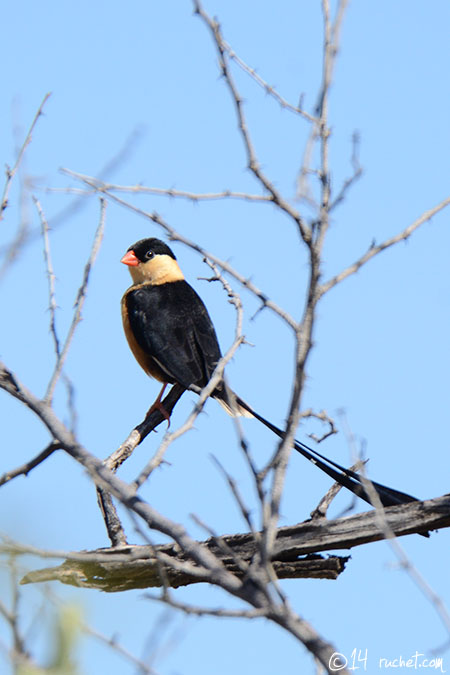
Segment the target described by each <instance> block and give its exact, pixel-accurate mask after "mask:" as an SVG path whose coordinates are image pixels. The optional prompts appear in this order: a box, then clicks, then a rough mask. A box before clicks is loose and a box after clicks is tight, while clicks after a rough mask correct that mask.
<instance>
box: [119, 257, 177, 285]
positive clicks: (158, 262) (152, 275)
mask: <svg viewBox="0 0 450 675" xmlns="http://www.w3.org/2000/svg"><path fill="white" fill-rule="evenodd" d="M128 269H129V270H130V274H131V278H132V279H133V282H134V283H135V284H143V283H148V284H152V285H153V286H158V285H160V284H169V283H171V282H172V281H182V280H183V279H184V276H183V272H182V271H181V269H180V266H179V265H178V263H177V261H176V260H174V259H173V258H172V257H171V256H170V255H156V256H155V257H154V258H152V259H151V260H147V262H144V263H139V265H137V266H136V267H129V268H128Z"/></svg>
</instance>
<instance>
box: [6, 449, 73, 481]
mask: <svg viewBox="0 0 450 675" xmlns="http://www.w3.org/2000/svg"><path fill="white" fill-rule="evenodd" d="M61 448H62V445H61V443H58V442H56V441H52V442H51V443H49V444H48V445H47V447H46V448H45V449H44V450H42V452H40V453H39V454H38V455H37V456H36V457H35V458H34V459H31V460H30V461H29V462H26V463H25V464H22V466H19V467H17V469H13V470H12V471H7V472H6V473H4V474H3V476H0V486H2V485H4V484H5V483H9V481H10V480H13V478H17V476H28V474H29V473H30V471H32V469H34V468H35V467H36V466H39V464H42V462H44V461H45V460H46V459H47V457H50V455H52V454H53V453H54V452H55V450H60V449H61Z"/></svg>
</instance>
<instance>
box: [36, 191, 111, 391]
mask: <svg viewBox="0 0 450 675" xmlns="http://www.w3.org/2000/svg"><path fill="white" fill-rule="evenodd" d="M105 212H106V202H105V200H104V199H100V222H99V224H98V227H97V230H96V232H95V236H94V241H93V244H92V248H91V252H90V254H89V258H88V261H87V263H86V265H85V267H84V274H83V281H82V283H81V286H80V288H79V289H78V293H77V299H76V301H75V307H74V313H73V318H72V323H71V324H70V328H69V332H68V333H67V337H66V340H65V342H64V345H63V348H62V350H61V352H60V354H59V356H58V358H57V360H56V366H55V369H54V372H53V375H52V377H51V379H50V382H49V384H48V387H47V392H46V394H45V400H46V401H48V402H51V400H52V398H53V392H54V390H55V386H56V383H57V381H58V378H59V376H60V374H61V370H62V368H63V365H64V361H65V360H66V357H67V353H68V351H69V348H70V345H71V343H72V339H73V336H74V333H75V330H76V328H77V326H78V324H79V323H80V321H81V311H82V309H83V305H84V301H85V300H86V293H87V286H88V283H89V275H90V272H91V269H92V266H93V264H94V262H95V259H96V257H97V253H98V251H99V248H100V244H101V242H102V239H103V231H104V229H105Z"/></svg>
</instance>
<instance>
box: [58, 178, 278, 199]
mask: <svg viewBox="0 0 450 675" xmlns="http://www.w3.org/2000/svg"><path fill="white" fill-rule="evenodd" d="M93 180H94V179H93ZM99 189H102V190H108V191H109V192H125V193H128V194H150V195H155V196H161V197H169V198H174V199H175V198H178V199H187V200H189V201H191V202H194V203H195V202H200V201H217V200H222V199H239V200H242V201H246V202H265V203H268V204H273V199H272V197H271V196H270V195H255V194H251V193H249V192H236V191H234V190H222V191H221V192H189V191H187V190H176V189H175V188H157V187H148V186H146V185H117V184H115V183H100V182H99ZM47 192H63V193H66V194H76V195H92V194H95V189H91V190H82V189H80V188H47Z"/></svg>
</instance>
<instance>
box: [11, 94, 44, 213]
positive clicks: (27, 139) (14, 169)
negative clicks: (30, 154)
mask: <svg viewBox="0 0 450 675" xmlns="http://www.w3.org/2000/svg"><path fill="white" fill-rule="evenodd" d="M50 96H51V94H50V93H48V94H46V95H45V96H44V98H43V99H42V103H41V105H40V106H39V108H38V111H37V113H36V115H35V116H34V119H33V121H32V123H31V126H30V128H29V130H28V133H27V135H26V136H25V140H24V142H23V145H22V147H21V148H20V150H19V153H18V155H17V159H16V161H15V163H14V166H13V167H12V168H9V167H7V168H6V182H5V187H4V188H3V195H2V197H1V201H0V221H1V220H3V213H4V211H5V209H6V208H7V206H8V195H9V189H10V187H11V182H12V180H13V178H14V176H15V174H16V173H17V171H18V169H19V166H20V163H21V161H22V158H23V155H24V153H25V150H26V149H27V147H28V145H29V144H30V143H31V139H32V136H33V131H34V128H35V126H36V124H37V121H38V119H39V118H40V116H41V115H42V114H43V109H44V106H45V104H46V103H47V101H48V99H49V98H50Z"/></svg>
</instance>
